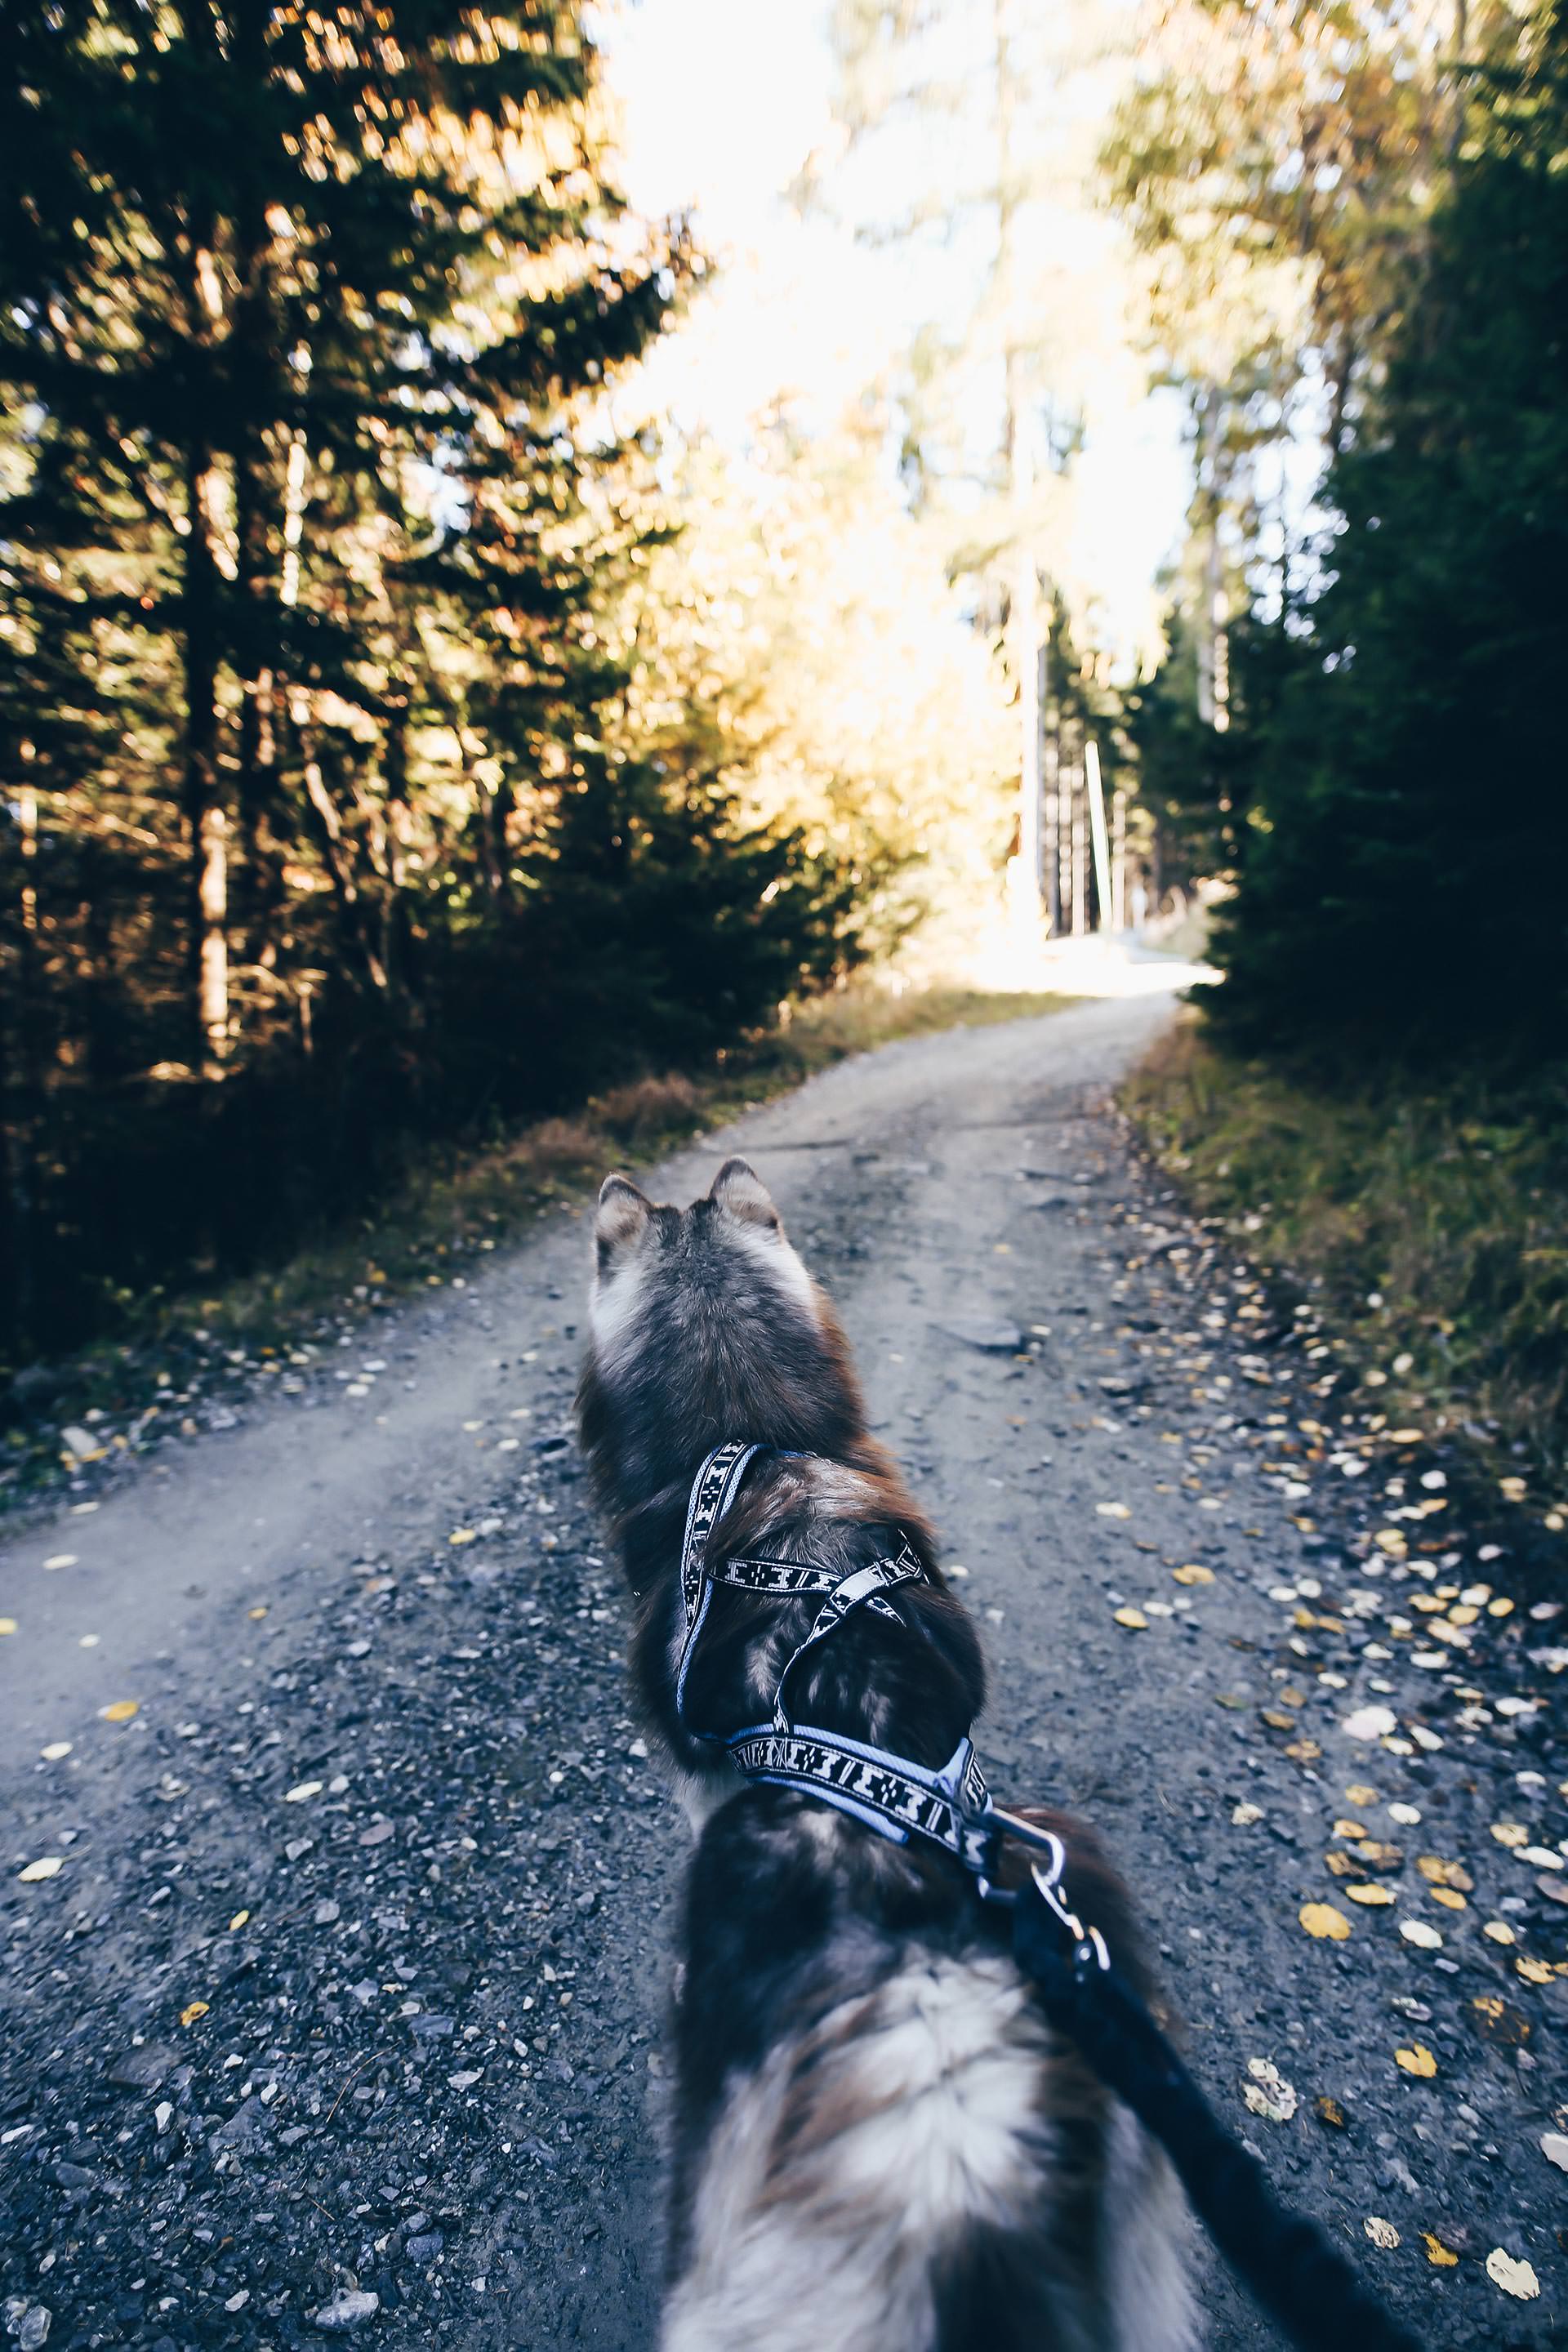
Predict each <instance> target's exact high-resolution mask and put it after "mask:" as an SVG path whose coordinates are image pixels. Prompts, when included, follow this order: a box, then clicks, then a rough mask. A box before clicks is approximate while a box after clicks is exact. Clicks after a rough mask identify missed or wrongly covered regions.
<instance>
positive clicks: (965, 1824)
mask: <svg viewBox="0 0 1568 2352" xmlns="http://www.w3.org/2000/svg"><path fill="white" fill-rule="evenodd" d="M780 1452H781V1449H780V1448H778V1447H774V1446H765V1445H754V1444H746V1443H744V1442H743V1441H740V1440H732V1441H731V1443H730V1444H727V1445H719V1446H715V1448H714V1450H713V1452H712V1453H711V1454H709V1455H708V1457H707V1459H706V1461H704V1463H703V1465H702V1466H701V1468H700V1470H699V1471H698V1473H697V1475H696V1477H695V1478H694V1479H693V1481H692V1485H691V1496H690V1500H689V1504H688V1506H687V1512H686V1532H685V1537H684V1539H683V1541H682V1544H681V1554H680V1591H681V1601H682V1604H683V1606H684V1610H685V1615H686V1633H685V1637H684V1639H683V1641H682V1643H681V1649H680V1662H679V1666H678V1668H677V1671H676V1681H675V1705H676V1712H677V1714H678V1715H679V1717H680V1720H681V1722H682V1724H683V1725H685V1727H686V1728H687V1729H688V1730H689V1731H690V1732H691V1733H692V1735H693V1737H694V1738H699V1739H704V1740H710V1741H713V1742H714V1743H715V1744H719V1745H721V1746H722V1747H723V1749H724V1752H725V1754H726V1755H727V1756H728V1757H729V1759H730V1761H731V1764H733V1766H734V1767H735V1769H736V1770H737V1771H738V1772H739V1773H741V1774H742V1776H743V1777H744V1778H745V1779H746V1780H765V1781H771V1782H773V1783H774V1784H776V1785H778V1786H780V1787H784V1788H793V1789H803V1790H805V1791H806V1792H807V1793H808V1794H809V1795H811V1796H814V1797H817V1798H820V1799H821V1801H822V1802H823V1803H824V1804H828V1805H834V1806H836V1807H837V1809H838V1811H840V1812H844V1813H852V1814H853V1815H854V1816H855V1818H856V1819H857V1820H858V1821H862V1822H867V1823H868V1826H869V1827H870V1828H872V1829H874V1830H877V1831H879V1832H880V1834H881V1835H882V1836H883V1837H885V1838H889V1839H890V1840H891V1841H892V1842H893V1843H895V1844H897V1845H907V1844H908V1843H910V1838H911V1837H919V1838H924V1839H926V1840H928V1841H929V1842H930V1843H931V1844H933V1845H938V1846H940V1847H941V1848H942V1851H943V1852H944V1853H949V1854H951V1855H952V1857H953V1859H954V1860H955V1861H957V1862H960V1863H962V1864H963V1867H964V1868H965V1869H966V1870H967V1871H969V1872H970V1873H971V1874H973V1877H974V1879H975V1881H976V1884H977V1886H978V1889H979V1892H980V1894H981V1895H982V1896H983V1897H984V1899H985V1900H986V1901H988V1902H998V1903H1005V1902H1010V1901H1011V1900H1012V1896H1011V1895H1010V1894H1009V1893H1008V1892H1007V1891H1006V1890H1005V1889H1004V1888H1002V1887H1000V1886H997V1885H995V1884H994V1880H993V1877H992V1871H993V1868H994V1861H995V1853H996V1846H997V1843H998V1841H999V1840H1000V1839H1002V1838H1005V1837H1011V1838H1016V1839H1018V1840H1020V1841H1021V1842H1022V1843H1025V1844H1026V1845H1029V1846H1031V1847H1034V1848H1035V1849H1037V1852H1039V1853H1043V1854H1044V1855H1045V1856H1046V1862H1045V1864H1044V1866H1043V1868H1042V1869H1041V1871H1040V1873H1039V1877H1040V1881H1041V1891H1042V1893H1044V1891H1045V1885H1046V1884H1047V1883H1048V1885H1050V1887H1051V1888H1052V1889H1053V1890H1055V1892H1054V1895H1047V1897H1046V1899H1047V1902H1051V1903H1052V1906H1053V1908H1055V1909H1056V1911H1057V1913H1058V1918H1059V1920H1060V1922H1061V1924H1062V1926H1063V1927H1067V1928H1068V1929H1069V1930H1070V1932H1071V1933H1072V1935H1073V1937H1074V1940H1075V1942H1082V1943H1085V1944H1086V1945H1087V1946H1088V1947H1089V1950H1090V1951H1091V1953H1092V1956H1093V1958H1094V1959H1095V1960H1096V1962H1097V1963H1098V1964H1099V1965H1100V1967H1102V1968H1103V1967H1106V1966H1108V1965H1109V1960H1108V1958H1107V1957H1106V1953H1105V1944H1104V1941H1103V1938H1102V1937H1100V1932H1099V1930H1098V1929H1097V1928H1093V1927H1090V1928H1085V1927H1083V1926H1082V1925H1081V1923H1080V1922H1079V1920H1078V1919H1077V1918H1076V1917H1075V1916H1074V1915H1073V1914H1072V1913H1071V1911H1069V1910H1068V1906H1067V1904H1066V1901H1065V1898H1063V1897H1062V1896H1061V1894H1060V1883H1061V1874H1062V1868H1063V1865H1064V1863H1065V1860H1066V1855H1065V1853H1064V1850H1063V1847H1062V1843H1061V1840H1060V1839H1059V1838H1058V1837H1057V1836H1055V1835H1054V1834H1053V1833H1052V1832H1050V1831H1048V1830H1042V1829H1038V1828H1037V1827H1036V1826H1035V1824H1034V1823H1033V1822H1026V1821H1020V1820H1018V1819H1017V1818H1016V1816H1015V1815H1013V1814H1011V1813H1007V1812H1005V1811H1003V1810H1002V1809H1001V1807H1000V1806H998V1805H996V1804H995V1803H994V1801H993V1799H992V1796H991V1793H990V1790H988V1789H987V1787H986V1785H985V1776H984V1773H983V1772H982V1770H981V1769H980V1763H979V1759H978V1758H977V1757H976V1755H975V1753H974V1743H973V1740H972V1739H971V1738H969V1737H968V1735H967V1733H966V1734H965V1736H964V1737H963V1738H962V1739H961V1740H960V1741H959V1743H958V1746H957V1747H956V1748H955V1749H954V1750H953V1752H952V1755H951V1756H950V1757H949V1758H948V1760H947V1762H946V1763H945V1764H943V1765H942V1767H941V1768H940V1769H937V1770H932V1769H931V1767H930V1766H928V1765H923V1764H916V1763H915V1762H913V1761H912V1760H911V1759H910V1758H909V1757H907V1756H894V1755H891V1754H889V1751H888V1750H887V1749H886V1748H872V1747H869V1746H868V1745H867V1743H866V1742H865V1741H864V1740H859V1739H851V1738H848V1737H847V1735H846V1734H845V1733H843V1732H839V1731H824V1730H822V1729H821V1728H819V1727H817V1726H816V1725H812V1724H797V1723H796V1722H795V1721H794V1719H793V1718H792V1717H791V1715H790V1712H789V1706H788V1691H789V1682H790V1676H791V1675H792V1674H793V1673H794V1672H795V1667H796V1666H797V1665H798V1664H799V1663H800V1661H801V1660H802V1658H804V1657H805V1655H806V1654H807V1652H808V1651H810V1650H813V1649H815V1648H816V1645H817V1643H820V1642H825V1641H826V1640H827V1638H828V1636H829V1635H830V1634H831V1633H835V1632H836V1631H837V1628H838V1627H839V1626H840V1625H841V1624H842V1623H843V1622H844V1621H845V1619H846V1618H847V1617H848V1616H849V1615H850V1614H851V1612H853V1611H855V1610H857V1609H862V1608H864V1609H870V1610H874V1611H875V1612H877V1613H878V1614H879V1615H880V1616H884V1617H890V1618H891V1619H892V1621H893V1622H894V1623H895V1624H898V1623H900V1622H902V1621H901V1620H900V1617H899V1612H898V1611H897V1610H896V1609H895V1608H894V1607H893V1606H892V1604H891V1602H890V1601H889V1600H887V1599H886V1598H885V1596H886V1595H887V1594H888V1593H889V1592H891V1591H896V1590H897V1588H898V1587H899V1586H900V1585H902V1584H910V1583H913V1582H915V1581H917V1580H921V1579H923V1577H924V1575H925V1570H924V1569H923V1567H922V1566H921V1561H920V1559H919V1558H918V1557H917V1555H916V1553H915V1551H914V1549H913V1547H912V1546H911V1545H910V1541H909V1538H908V1537H907V1536H903V1535H901V1534H900V1542H899V1545H898V1549H896V1550H895V1551H892V1552H889V1554H888V1555H887V1556H886V1557H883V1558H879V1559H873V1560H869V1561H868V1562H867V1563H866V1565H865V1566H864V1567H861V1568H856V1569H851V1570H850V1571H849V1573H848V1574H847V1575H843V1574H841V1573H840V1572H839V1570H837V1569H831V1568H811V1567H808V1566H806V1565H805V1564H804V1563H802V1562H800V1561H797V1560H786V1559H727V1560H721V1561H718V1562H712V1561H710V1559H709V1549H710V1544H711V1542H712V1538H713V1536H714V1533H715V1531H716V1529H717V1528H718V1526H719V1524H720V1521H721V1519H722V1518H723V1517H724V1515H725V1513H726V1512H727V1511H728V1509H729V1508H730V1506H731V1503H732V1502H733V1501H734V1499H735V1496H736V1495H737V1494H738V1493H739V1491H740V1487H741V1482H742V1479H743V1478H744V1476H745V1475H746V1472H747V1470H748V1469H749V1468H750V1467H751V1465H752V1462H753V1461H754V1460H755V1458H756V1456H757V1455H758V1454H768V1453H780ZM784 1458H786V1459H788V1458H790V1457H788V1456H787V1455H786V1456H784ZM795 1458H798V1457H795ZM718 1584H725V1585H731V1586H734V1587H735V1588H736V1589H737V1590H739V1591H743V1592H754V1593H764V1594H773V1595H776V1596H777V1597H779V1598H780V1599H784V1600H795V1599H798V1598H799V1597H800V1596H801V1595H802V1594H805V1593H820V1594H821V1595H822V1606H821V1608H820V1609H819V1610H818V1611H817V1612H816V1617H815V1619H814V1620H813V1622H812V1624H811V1628H810V1631H809V1632H808V1633H807V1634H806V1636H805V1641H803V1642H802V1643H800V1644H799V1645H798V1647H797V1648H796V1649H795V1650H794V1651H792V1652H791V1654H790V1655H789V1657H788V1658H787V1659H786V1660H785V1662H784V1670H783V1672H782V1673H781V1674H780V1675H779V1679H778V1685H777V1687H776V1689H775V1691H774V1695H773V1720H772V1722H771V1723H758V1724H752V1725H751V1726H749V1727H747V1728H746V1729H745V1730H742V1731H736V1732H731V1733H728V1734H725V1733H721V1732H710V1731H702V1730H700V1729H698V1728H697V1727H695V1726H694V1725H692V1724H691V1723H689V1720H688V1717H687V1712H686V1696H687V1683H688V1680H689V1675H690V1672H691V1664H692V1661H693V1659H694V1657H695V1656H696V1654H697V1644H698V1641H699V1639H700V1635H701V1632H702V1628H703V1625H704V1624H705V1622H707V1617H708V1611H709V1607H710V1603H711V1601H712V1598H713V1588H714V1586H715V1585H718Z"/></svg>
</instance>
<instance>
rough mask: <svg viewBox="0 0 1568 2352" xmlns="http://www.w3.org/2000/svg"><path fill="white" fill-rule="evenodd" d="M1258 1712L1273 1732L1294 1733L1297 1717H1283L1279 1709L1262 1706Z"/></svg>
mask: <svg viewBox="0 0 1568 2352" xmlns="http://www.w3.org/2000/svg"><path fill="white" fill-rule="evenodd" d="M1258 1713H1259V1715H1260V1716H1261V1717H1263V1720H1264V1722H1265V1723H1266V1724H1267V1725H1268V1727H1269V1729H1270V1730H1271V1731H1294V1730H1295V1728H1296V1718H1295V1717H1294V1716H1293V1715H1281V1714H1280V1712H1279V1708H1278V1707H1275V1706H1262V1707H1259V1708H1258Z"/></svg>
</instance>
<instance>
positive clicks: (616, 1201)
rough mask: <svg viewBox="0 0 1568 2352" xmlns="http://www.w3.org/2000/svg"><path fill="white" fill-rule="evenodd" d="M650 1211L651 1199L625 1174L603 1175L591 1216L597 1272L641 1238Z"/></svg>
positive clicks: (651, 1210)
mask: <svg viewBox="0 0 1568 2352" xmlns="http://www.w3.org/2000/svg"><path fill="white" fill-rule="evenodd" d="M652 1214H653V1202H651V1201H650V1200H649V1199H648V1197H647V1193H646V1192H639V1191H638V1189H637V1186H636V1185H635V1184H634V1183H633V1182H632V1180H631V1178H630V1177H629V1176H606V1177H605V1181H604V1182H603V1183H602V1184H601V1185H600V1187H599V1208H598V1213H597V1214H596V1216H595V1219H594V1249H595V1256H596V1258H597V1260H598V1266H599V1272H600V1273H601V1274H603V1273H604V1272H605V1268H606V1267H607V1266H608V1265H610V1263H611V1261H612V1260H613V1259H614V1258H616V1256H618V1255H620V1254H621V1253H622V1252H623V1251H625V1250H628V1249H631V1248H632V1247H633V1246H634V1245H635V1244H637V1242H639V1241H640V1240H641V1239H642V1236H643V1234H644V1233H645V1232H646V1231H647V1222H648V1219H649V1218H650V1217H651V1216H652Z"/></svg>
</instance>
